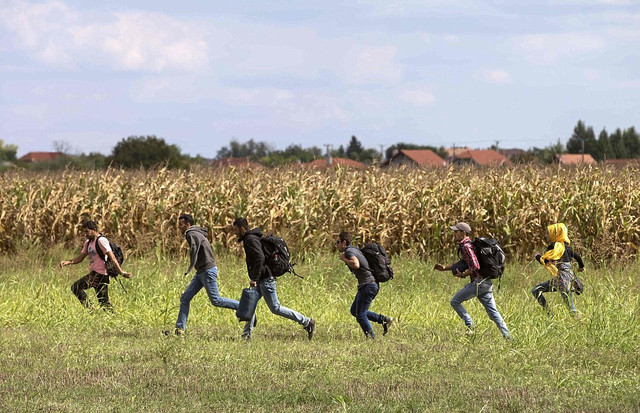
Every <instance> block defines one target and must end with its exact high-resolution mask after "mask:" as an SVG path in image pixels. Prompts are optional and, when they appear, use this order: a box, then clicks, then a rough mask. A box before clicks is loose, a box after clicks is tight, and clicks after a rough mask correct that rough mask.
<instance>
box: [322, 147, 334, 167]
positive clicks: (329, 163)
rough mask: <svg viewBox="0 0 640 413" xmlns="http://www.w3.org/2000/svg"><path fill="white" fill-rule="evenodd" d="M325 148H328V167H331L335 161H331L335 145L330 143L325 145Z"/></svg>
mask: <svg viewBox="0 0 640 413" xmlns="http://www.w3.org/2000/svg"><path fill="white" fill-rule="evenodd" d="M324 147H325V148H327V165H331V164H332V163H333V159H331V148H332V147H333V145H331V144H330V143H325V144H324Z"/></svg>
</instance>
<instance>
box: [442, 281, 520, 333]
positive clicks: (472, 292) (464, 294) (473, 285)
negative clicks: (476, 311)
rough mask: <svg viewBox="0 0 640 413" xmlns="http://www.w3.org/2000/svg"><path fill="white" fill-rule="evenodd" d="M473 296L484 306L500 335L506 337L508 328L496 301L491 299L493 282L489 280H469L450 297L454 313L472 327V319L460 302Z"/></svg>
mask: <svg viewBox="0 0 640 413" xmlns="http://www.w3.org/2000/svg"><path fill="white" fill-rule="evenodd" d="M473 297H478V301H480V303H482V305H483V306H484V309H485V310H486V311H487V314H488V315H489V318H490V319H491V320H492V321H493V322H494V323H496V325H497V326H498V329H500V332H501V333H502V335H503V336H504V337H508V336H509V329H508V328H507V324H506V323H505V322H504V320H503V319H502V316H501V315H500V313H499V312H498V308H497V307H496V301H495V300H494V299H493V284H492V283H491V280H489V279H485V280H482V281H478V282H470V283H469V284H467V285H465V286H464V287H462V288H461V289H460V291H458V292H457V293H456V294H455V295H454V296H453V298H452V299H451V307H453V309H454V310H456V313H458V315H459V316H460V318H461V319H462V320H463V321H464V324H465V325H466V326H467V327H469V328H473V327H474V326H475V325H474V323H473V319H472V318H471V316H470V315H469V313H468V312H467V310H466V309H465V308H464V306H463V305H462V303H463V302H465V301H467V300H470V299H472V298H473Z"/></svg>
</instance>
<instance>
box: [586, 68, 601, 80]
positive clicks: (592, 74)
mask: <svg viewBox="0 0 640 413" xmlns="http://www.w3.org/2000/svg"><path fill="white" fill-rule="evenodd" d="M584 77H585V79H587V80H590V81H592V82H595V81H597V80H600V79H602V73H601V72H600V71H599V70H598V69H594V68H587V69H584Z"/></svg>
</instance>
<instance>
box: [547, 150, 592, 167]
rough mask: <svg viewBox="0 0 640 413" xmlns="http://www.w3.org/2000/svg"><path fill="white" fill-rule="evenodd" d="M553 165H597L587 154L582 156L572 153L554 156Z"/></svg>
mask: <svg viewBox="0 0 640 413" xmlns="http://www.w3.org/2000/svg"><path fill="white" fill-rule="evenodd" d="M555 163H557V164H560V165H582V164H584V165H595V164H597V162H596V160H595V159H593V157H592V156H591V155H589V154H588V153H585V154H584V155H582V154H573V153H565V154H562V155H556V157H555Z"/></svg>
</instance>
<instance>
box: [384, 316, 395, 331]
mask: <svg viewBox="0 0 640 413" xmlns="http://www.w3.org/2000/svg"><path fill="white" fill-rule="evenodd" d="M391 324H393V317H386V316H385V317H384V321H383V322H382V330H383V332H382V335H383V336H386V335H387V333H388V332H389V327H391Z"/></svg>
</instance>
